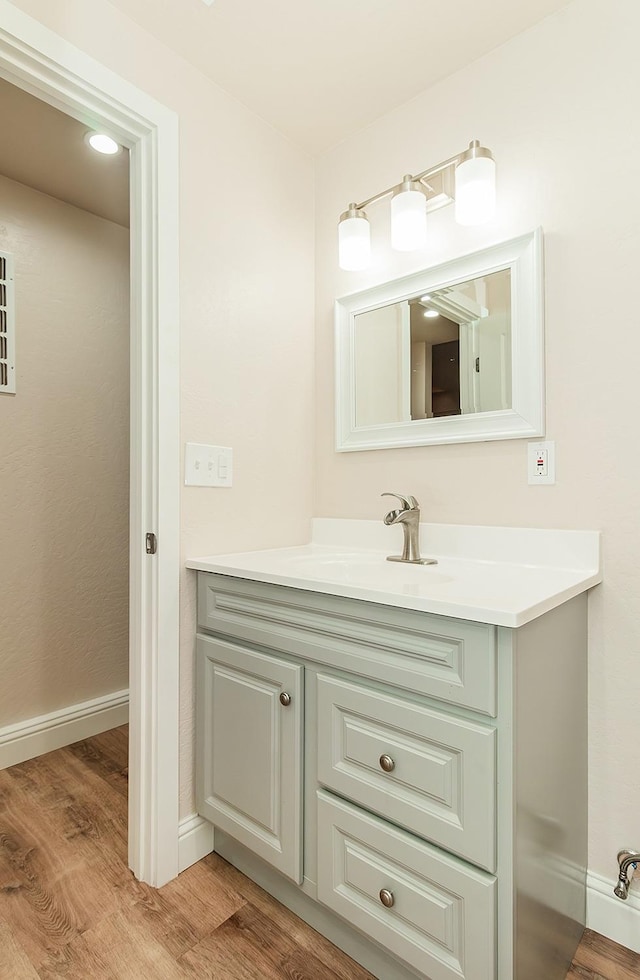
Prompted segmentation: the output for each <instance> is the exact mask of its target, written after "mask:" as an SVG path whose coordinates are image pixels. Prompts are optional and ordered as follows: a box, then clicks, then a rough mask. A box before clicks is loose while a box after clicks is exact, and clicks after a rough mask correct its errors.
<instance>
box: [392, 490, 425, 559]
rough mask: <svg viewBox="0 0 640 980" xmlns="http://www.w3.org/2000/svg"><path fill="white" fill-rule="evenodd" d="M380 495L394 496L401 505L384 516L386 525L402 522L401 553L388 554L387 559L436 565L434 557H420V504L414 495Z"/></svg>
mask: <svg viewBox="0 0 640 980" xmlns="http://www.w3.org/2000/svg"><path fill="white" fill-rule="evenodd" d="M380 496H381V497H396V498H397V499H398V500H399V501H400V503H401V504H402V507H400V508H399V509H398V510H390V511H389V513H388V514H386V515H385V517H384V523H385V524H388V525H392V524H402V530H403V532H404V544H403V547H402V554H401V555H389V557H388V558H387V561H404V562H407V564H409V565H437V564H438V562H437V561H436V559H435V558H421V557H420V504H419V503H418V501H417V500H416V498H415V497H404V496H403V495H402V494H401V493H382V494H380Z"/></svg>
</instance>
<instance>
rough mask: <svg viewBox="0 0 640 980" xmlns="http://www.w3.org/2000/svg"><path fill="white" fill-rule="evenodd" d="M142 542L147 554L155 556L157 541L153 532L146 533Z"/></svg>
mask: <svg viewBox="0 0 640 980" xmlns="http://www.w3.org/2000/svg"><path fill="white" fill-rule="evenodd" d="M144 540H145V545H146V548H147V554H148V555H155V553H156V551H157V550H158V539H157V538H156V536H155V534H154V533H153V531H147V533H146V535H145V539H144Z"/></svg>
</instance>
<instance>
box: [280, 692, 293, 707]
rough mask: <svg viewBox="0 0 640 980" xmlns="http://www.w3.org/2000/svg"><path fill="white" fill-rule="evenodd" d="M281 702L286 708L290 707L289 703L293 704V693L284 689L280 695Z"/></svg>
mask: <svg viewBox="0 0 640 980" xmlns="http://www.w3.org/2000/svg"><path fill="white" fill-rule="evenodd" d="M280 704H281V705H283V706H284V707H285V708H288V707H289V705H290V704H291V695H290V694H287V692H286V691H283V692H282V694H281V695H280Z"/></svg>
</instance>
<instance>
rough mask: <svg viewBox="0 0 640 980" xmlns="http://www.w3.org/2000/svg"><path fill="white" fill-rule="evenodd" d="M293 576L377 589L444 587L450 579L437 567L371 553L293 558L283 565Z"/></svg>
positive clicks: (449, 576) (297, 556) (295, 556)
mask: <svg viewBox="0 0 640 980" xmlns="http://www.w3.org/2000/svg"><path fill="white" fill-rule="evenodd" d="M285 563H286V565H287V566H288V567H289V568H290V570H291V573H292V574H298V575H304V576H306V577H308V578H317V579H321V580H324V579H326V578H330V579H331V580H332V581H338V582H351V583H353V584H361V585H371V586H377V587H379V588H384V587H387V586H388V587H391V588H393V587H394V586H395V587H399V586H400V585H401V584H402V583H406V584H408V585H420V584H423V585H428V586H429V587H431V586H432V585H444V584H445V583H447V582H451V581H452V580H453V579H452V576H451V575H445V574H444V573H443V572H440V571H438V566H437V565H410V564H408V563H407V562H395V561H387V560H386V555H383V554H378V553H377V552H372V553H371V554H362V552H345V553H344V554H333V555H317V556H316V555H314V556H313V557H311V556H308V555H292V556H290V557H288V558H287V559H286V560H285V562H283V564H285Z"/></svg>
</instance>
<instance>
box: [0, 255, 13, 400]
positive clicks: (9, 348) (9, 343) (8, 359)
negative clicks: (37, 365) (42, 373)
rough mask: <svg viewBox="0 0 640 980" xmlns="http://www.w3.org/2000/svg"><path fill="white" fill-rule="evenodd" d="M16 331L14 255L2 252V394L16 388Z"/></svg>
mask: <svg viewBox="0 0 640 980" xmlns="http://www.w3.org/2000/svg"><path fill="white" fill-rule="evenodd" d="M15 331H16V318H15V301H14V289H13V256H12V255H10V254H9V253H8V252H0V394H3V393H5V394H13V393H14V392H15V390H16V359H15V351H16V336H15Z"/></svg>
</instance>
